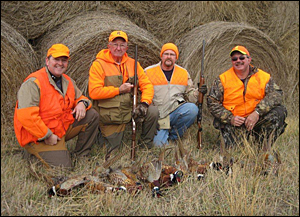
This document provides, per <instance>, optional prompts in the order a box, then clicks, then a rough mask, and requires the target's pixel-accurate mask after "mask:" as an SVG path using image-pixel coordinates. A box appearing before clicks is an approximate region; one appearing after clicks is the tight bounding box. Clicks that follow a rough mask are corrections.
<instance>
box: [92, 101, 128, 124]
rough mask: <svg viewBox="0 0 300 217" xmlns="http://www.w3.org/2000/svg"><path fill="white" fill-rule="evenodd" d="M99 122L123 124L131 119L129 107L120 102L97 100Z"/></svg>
mask: <svg viewBox="0 0 300 217" xmlns="http://www.w3.org/2000/svg"><path fill="white" fill-rule="evenodd" d="M98 107H99V114H100V122H101V123H103V124H123V123H128V122H129V121H130V120H131V113H130V112H131V108H130V107H128V106H122V103H121V102H117V101H110V102H109V101H106V102H105V103H103V102H101V101H100V102H99V103H98Z"/></svg>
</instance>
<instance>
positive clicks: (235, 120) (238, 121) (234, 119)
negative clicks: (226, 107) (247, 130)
mask: <svg viewBox="0 0 300 217" xmlns="http://www.w3.org/2000/svg"><path fill="white" fill-rule="evenodd" d="M245 120H246V118H243V117H240V116H233V117H232V118H231V121H230V123H231V125H233V126H236V127H239V126H241V125H242V124H243V123H244V122H245Z"/></svg>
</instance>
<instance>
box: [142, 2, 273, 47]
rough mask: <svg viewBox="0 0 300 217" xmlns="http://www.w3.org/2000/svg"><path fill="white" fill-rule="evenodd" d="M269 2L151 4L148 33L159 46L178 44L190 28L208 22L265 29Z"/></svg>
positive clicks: (270, 3)
mask: <svg viewBox="0 0 300 217" xmlns="http://www.w3.org/2000/svg"><path fill="white" fill-rule="evenodd" d="M272 4H273V2H261V1H250V2H247V1H244V2H241V1H155V2H153V3H152V4H151V5H149V9H148V11H149V12H148V11H147V12H148V14H150V15H151V16H153V17H154V19H150V20H149V24H148V25H149V31H151V32H152V33H153V34H155V35H156V37H158V38H159V39H160V40H161V41H162V42H168V41H170V40H173V41H174V40H178V39H179V38H181V37H182V36H183V35H184V34H185V33H187V32H188V31H191V30H192V29H193V28H195V27H197V26H199V25H202V24H205V23H209V22H212V21H228V22H248V23H250V24H251V25H253V26H256V27H260V26H264V25H265V23H264V22H265V21H266V19H267V16H268V13H267V11H268V9H269V8H270V6H271V5H272Z"/></svg>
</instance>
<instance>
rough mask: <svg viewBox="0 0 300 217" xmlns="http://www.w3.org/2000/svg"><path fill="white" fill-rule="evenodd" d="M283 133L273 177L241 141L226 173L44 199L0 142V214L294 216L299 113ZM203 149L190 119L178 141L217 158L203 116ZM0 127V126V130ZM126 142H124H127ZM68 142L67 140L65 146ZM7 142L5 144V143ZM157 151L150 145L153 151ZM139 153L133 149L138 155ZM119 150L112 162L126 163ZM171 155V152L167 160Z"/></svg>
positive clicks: (15, 154) (16, 153) (97, 155)
mask: <svg viewBox="0 0 300 217" xmlns="http://www.w3.org/2000/svg"><path fill="white" fill-rule="evenodd" d="M287 123H288V127H287V128H286V132H285V133H284V134H283V135H282V136H281V137H279V139H278V140H277V141H276V143H275V144H274V146H273V148H274V149H276V150H278V151H279V152H280V155H281V160H282V164H281V165H280V169H279V173H278V176H275V175H273V174H269V175H261V174H260V173H259V171H260V168H261V161H260V151H259V149H258V148H257V145H256V144H254V143H251V142H248V141H245V144H244V147H236V148H234V149H233V150H232V153H234V157H235V159H238V160H239V161H244V162H245V164H244V165H245V166H244V167H243V168H241V167H240V165H239V164H234V166H233V174H232V176H227V175H225V174H224V173H222V172H220V171H216V170H209V171H208V173H207V175H206V177H205V179H204V180H202V181H198V180H196V178H195V176H194V174H191V176H190V177H188V178H186V179H185V180H184V181H183V182H182V183H180V184H179V185H178V186H175V187H173V188H172V189H170V190H168V191H165V192H163V193H164V196H163V197H161V198H153V197H152V195H151V192H150V191H148V190H144V191H142V192H141V193H140V194H138V195H136V196H131V195H130V194H128V193H122V194H114V193H106V194H104V193H103V194H92V193H89V192H87V191H85V189H84V188H83V189H79V190H74V191H73V192H72V194H71V196H67V197H57V196H56V197H53V198H48V196H47V190H48V187H47V186H46V183H45V182H44V181H42V180H39V179H37V178H36V177H33V176H32V175H30V173H29V172H28V163H27V161H25V160H24V159H23V158H22V154H21V151H20V150H21V148H19V147H17V146H13V147H12V146H11V145H9V146H2V147H5V148H2V149H1V215H10V216H13V215H17V216H20V215H51V216H52V215H66V216H70V215H104V216H110V215H126V216H127V215H128V216H132V215H141V216H149V215H241V216H244V215H267V216H281V215H286V216H291V215H292V216H298V215H299V117H298V116H295V117H293V116H292V115H290V116H289V117H288V119H287ZM203 129H204V130H203V141H204V142H203V143H204V148H203V149H202V150H201V151H199V150H197V149H196V133H195V132H196V130H197V127H196V124H195V126H192V127H191V128H190V129H189V130H188V131H187V133H186V134H185V135H184V138H183V139H182V142H183V144H184V146H185V147H186V148H188V149H192V150H193V151H192V155H193V157H194V158H195V159H196V160H206V161H212V160H218V157H219V146H218V145H216V144H218V136H216V135H217V131H216V130H215V129H214V128H213V127H212V126H211V124H210V122H209V121H203ZM2 130H4V129H2ZM11 136H12V137H10V138H9V137H7V138H5V139H3V138H1V143H2V145H4V144H3V143H5V144H11V143H12V142H14V143H15V140H14V138H13V135H11ZM129 144H130V141H129ZM70 146H72V142H71V145H70ZM8 147H9V148H8ZM157 152H158V150H157V149H154V150H153V153H157ZM139 154H140V152H137V155H139ZM129 155H130V154H129V153H128V155H125V156H124V157H123V158H122V159H121V160H120V162H117V163H116V165H113V166H117V165H118V164H119V165H122V164H126V162H128V161H129V158H130V156H129ZM103 156H104V151H103V149H102V148H100V147H99V146H97V144H95V147H94V148H93V151H92V158H91V161H89V162H88V164H87V163H86V162H79V163H78V164H77V166H76V168H75V170H74V171H72V172H71V175H80V174H90V173H91V172H92V170H93V169H94V168H95V166H96V163H97V162H98V163H100V164H101V162H103ZM173 160H174V158H173V156H172V154H170V155H168V156H167V158H166V161H167V162H172V161H173Z"/></svg>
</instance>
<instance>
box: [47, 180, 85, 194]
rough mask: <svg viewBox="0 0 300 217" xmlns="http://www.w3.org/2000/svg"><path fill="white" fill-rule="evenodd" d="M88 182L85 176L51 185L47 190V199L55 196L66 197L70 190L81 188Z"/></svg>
mask: <svg viewBox="0 0 300 217" xmlns="http://www.w3.org/2000/svg"><path fill="white" fill-rule="evenodd" d="M89 181H90V178H89V176H86V175H80V176H74V177H72V178H69V179H66V180H64V181H63V182H61V183H58V184H56V185H53V186H52V187H51V188H50V189H49V190H48V196H49V197H53V196H55V195H58V196H67V195H69V194H70V193H71V191H72V189H74V188H76V187H83V186H84V185H85V184H86V183H88V182H89Z"/></svg>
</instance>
